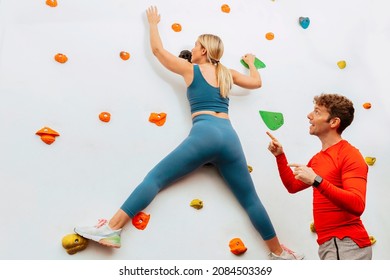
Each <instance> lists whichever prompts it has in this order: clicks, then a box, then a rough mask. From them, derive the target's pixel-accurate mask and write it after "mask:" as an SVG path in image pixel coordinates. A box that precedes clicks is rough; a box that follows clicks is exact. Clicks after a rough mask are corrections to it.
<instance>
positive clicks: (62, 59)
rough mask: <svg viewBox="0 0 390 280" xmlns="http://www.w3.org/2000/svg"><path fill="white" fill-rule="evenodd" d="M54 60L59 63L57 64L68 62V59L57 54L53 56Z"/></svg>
mask: <svg viewBox="0 0 390 280" xmlns="http://www.w3.org/2000/svg"><path fill="white" fill-rule="evenodd" d="M54 59H55V61H57V62H59V63H65V62H67V61H68V57H67V56H66V55H64V54H62V53H57V54H56V55H55V56H54Z"/></svg>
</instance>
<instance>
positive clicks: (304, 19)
mask: <svg viewBox="0 0 390 280" xmlns="http://www.w3.org/2000/svg"><path fill="white" fill-rule="evenodd" d="M299 24H300V25H301V26H302V28H303V29H306V28H308V27H309V24H310V19H309V18H308V17H300V18H299Z"/></svg>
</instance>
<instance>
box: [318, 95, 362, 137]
mask: <svg viewBox="0 0 390 280" xmlns="http://www.w3.org/2000/svg"><path fill="white" fill-rule="evenodd" d="M314 104H316V105H318V106H324V107H325V108H326V109H327V110H328V112H329V119H328V121H330V120H331V119H333V118H339V119H340V126H339V127H338V128H337V132H338V133H339V134H340V135H341V133H342V132H343V131H344V129H346V128H347V127H348V126H349V125H350V124H351V123H352V121H353V117H354V113H355V108H354V107H353V103H352V101H351V100H349V99H348V98H346V97H345V96H342V95H339V94H334V93H323V94H321V95H317V96H315V97H314Z"/></svg>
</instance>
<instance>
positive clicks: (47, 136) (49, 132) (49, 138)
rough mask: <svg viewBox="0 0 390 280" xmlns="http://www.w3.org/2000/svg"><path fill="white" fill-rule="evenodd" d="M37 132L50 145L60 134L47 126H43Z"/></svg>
mask: <svg viewBox="0 0 390 280" xmlns="http://www.w3.org/2000/svg"><path fill="white" fill-rule="evenodd" d="M35 134H36V135H39V136H40V137H41V140H42V141H43V142H45V143H46V144H48V145H50V144H52V143H53V142H54V141H55V140H56V137H57V136H60V134H59V133H58V132H57V131H55V130H53V129H51V128H49V127H47V126H45V127H43V128H41V129H40V130H38V131H37V132H36V133H35Z"/></svg>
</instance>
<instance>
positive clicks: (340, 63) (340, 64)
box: [337, 60, 347, 69]
mask: <svg viewBox="0 0 390 280" xmlns="http://www.w3.org/2000/svg"><path fill="white" fill-rule="evenodd" d="M337 66H338V67H339V68H340V69H344V68H345V67H346V66H347V62H346V61H345V60H340V61H338V62H337Z"/></svg>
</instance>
